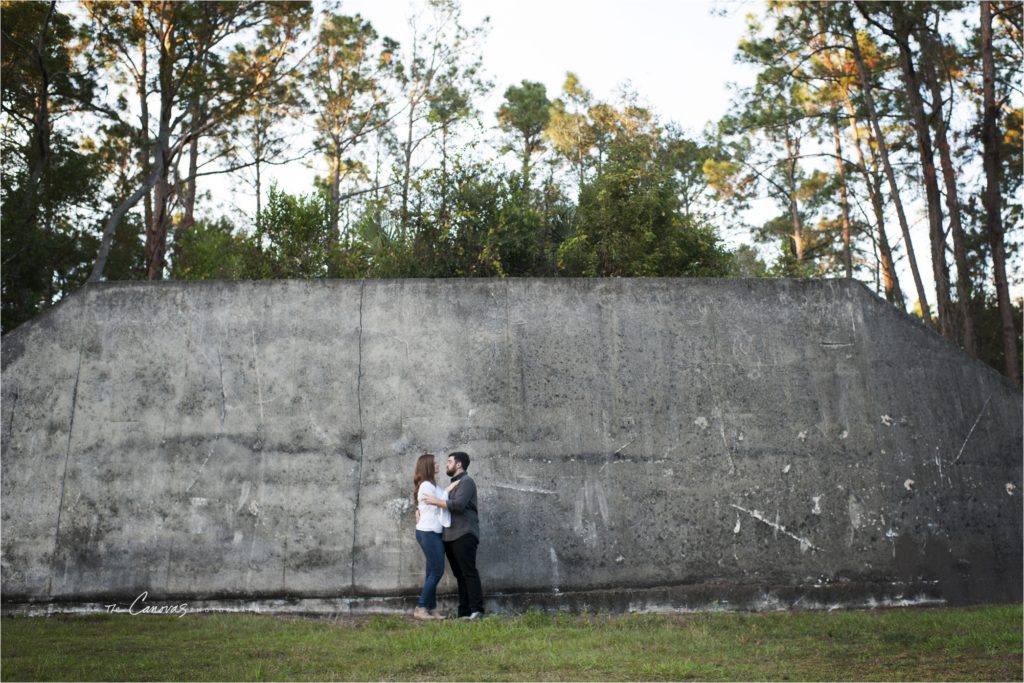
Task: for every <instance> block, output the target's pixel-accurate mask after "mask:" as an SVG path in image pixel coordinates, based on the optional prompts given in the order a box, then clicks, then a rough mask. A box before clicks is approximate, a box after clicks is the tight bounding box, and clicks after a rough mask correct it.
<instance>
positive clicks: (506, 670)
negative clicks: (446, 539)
mask: <svg viewBox="0 0 1024 683" xmlns="http://www.w3.org/2000/svg"><path fill="white" fill-rule="evenodd" d="M1022 618H1024V611H1022V608H1021V606H995V607H978V608H957V609H952V608H947V609H900V610H879V611H854V612H838V611H837V612H829V613H823V612H790V613H784V612H779V613H766V614H750V613H703V614H690V615H680V616H668V615H625V616H611V615H589V616H587V615H584V616H569V615H546V614H541V613H535V612H530V613H527V614H525V615H522V616H516V617H488V618H487V619H485V620H483V621H481V622H458V621H447V622H434V623H418V622H414V621H412V620H411V619H409V618H405V617H397V616H387V617H384V616H374V617H356V618H343V619H302V618H296V617H280V616H278V617H275V616H269V615H254V614H189V615H186V616H184V617H180V618H179V617H175V616H164V615H160V616H156V615H136V616H131V615H128V614H99V615H76V616H53V617H49V618H44V617H36V618H25V617H20V618H7V619H3V620H2V621H0V678H2V680H4V681H9V680H82V681H95V680H126V681H137V680H190V681H202V680H224V681H235V680H282V681H289V680H296V681H298V680H370V679H372V680H396V679H397V680H484V681H486V680H680V679H701V680H935V681H939V680H1000V681H1014V680H1016V681H1020V680H1022V678H1024V665H1022V657H1024V650H1022V638H1024V637H1022V629H1021V627H1022Z"/></svg>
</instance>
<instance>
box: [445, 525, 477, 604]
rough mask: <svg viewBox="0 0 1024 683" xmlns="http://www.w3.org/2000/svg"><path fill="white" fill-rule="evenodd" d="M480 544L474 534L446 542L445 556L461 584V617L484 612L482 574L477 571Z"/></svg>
mask: <svg viewBox="0 0 1024 683" xmlns="http://www.w3.org/2000/svg"><path fill="white" fill-rule="evenodd" d="M479 544H480V541H479V540H477V537H476V536H474V535H473V534H463V535H462V536H459V537H458V538H456V539H455V540H454V541H445V542H444V554H445V555H447V556H448V565H449V566H450V567H451V568H452V574H454V575H455V580H456V581H457V582H458V584H459V616H460V617H468V616H469V615H470V614H472V613H473V612H483V611H484V590H483V588H481V586H480V572H478V571H477V570H476V547H477V546H478V545H479Z"/></svg>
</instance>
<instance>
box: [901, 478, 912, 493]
mask: <svg viewBox="0 0 1024 683" xmlns="http://www.w3.org/2000/svg"><path fill="white" fill-rule="evenodd" d="M903 488H905V489H906V490H908V491H911V490H913V488H914V480H913V479H907V480H905V481H904V482H903Z"/></svg>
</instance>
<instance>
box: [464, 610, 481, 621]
mask: <svg viewBox="0 0 1024 683" xmlns="http://www.w3.org/2000/svg"><path fill="white" fill-rule="evenodd" d="M466 618H467V619H469V620H470V621H476V620H478V619H483V618H484V613H483V612H473V613H472V614H470V615H469V616H468V617H466Z"/></svg>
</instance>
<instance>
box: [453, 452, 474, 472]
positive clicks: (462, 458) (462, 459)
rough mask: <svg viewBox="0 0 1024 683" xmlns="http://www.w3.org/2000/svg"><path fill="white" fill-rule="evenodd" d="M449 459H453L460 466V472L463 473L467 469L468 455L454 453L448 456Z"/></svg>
mask: <svg viewBox="0 0 1024 683" xmlns="http://www.w3.org/2000/svg"><path fill="white" fill-rule="evenodd" d="M448 457H449V458H455V462H457V463H459V464H460V465H462V471H463V472H465V471H466V470H468V469H469V455H468V454H466V453H463V452H462V451H455V452H454V453H449V454H448Z"/></svg>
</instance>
